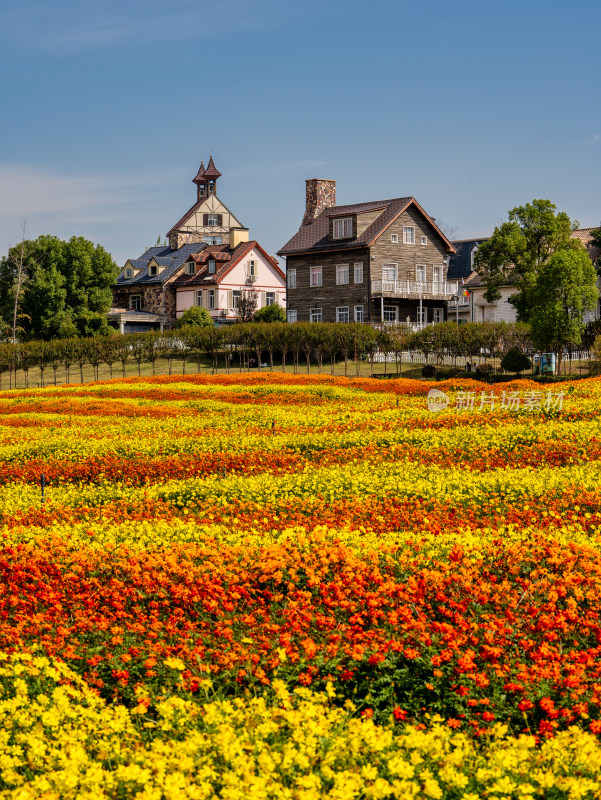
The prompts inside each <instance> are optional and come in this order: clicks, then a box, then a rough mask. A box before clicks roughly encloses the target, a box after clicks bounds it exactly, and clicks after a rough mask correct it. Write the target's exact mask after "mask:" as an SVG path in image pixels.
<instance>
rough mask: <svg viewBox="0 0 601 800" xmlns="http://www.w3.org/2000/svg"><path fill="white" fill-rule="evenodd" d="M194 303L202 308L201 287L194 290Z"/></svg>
mask: <svg viewBox="0 0 601 800" xmlns="http://www.w3.org/2000/svg"><path fill="white" fill-rule="evenodd" d="M196 305H197V306H198V307H199V308H202V289H199V290H198V291H197V292H196Z"/></svg>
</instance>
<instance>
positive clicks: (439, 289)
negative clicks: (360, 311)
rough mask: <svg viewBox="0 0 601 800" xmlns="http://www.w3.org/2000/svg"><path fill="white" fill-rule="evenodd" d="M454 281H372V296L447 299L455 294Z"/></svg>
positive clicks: (456, 286)
mask: <svg viewBox="0 0 601 800" xmlns="http://www.w3.org/2000/svg"><path fill="white" fill-rule="evenodd" d="M458 288H459V285H458V284H457V283H456V282H450V283H449V282H442V281H436V282H424V283H418V282H417V281H372V282H371V294H372V297H376V296H377V297H379V296H380V295H381V296H383V297H411V298H415V299H417V300H419V298H420V297H421V298H422V299H424V300H426V299H431V300H449V299H450V298H451V297H452V296H453V295H456V294H457V291H458Z"/></svg>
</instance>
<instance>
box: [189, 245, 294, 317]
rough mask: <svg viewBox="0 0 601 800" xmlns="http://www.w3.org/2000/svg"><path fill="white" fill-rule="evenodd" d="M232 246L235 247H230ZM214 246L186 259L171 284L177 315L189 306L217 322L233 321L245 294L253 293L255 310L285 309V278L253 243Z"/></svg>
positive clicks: (272, 261)
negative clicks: (279, 307) (199, 309)
mask: <svg viewBox="0 0 601 800" xmlns="http://www.w3.org/2000/svg"><path fill="white" fill-rule="evenodd" d="M231 245H234V246H231ZM231 245H230V244H213V245H209V246H207V247H204V248H203V249H202V250H201V251H200V252H198V253H194V254H192V255H190V256H189V257H188V259H187V260H186V262H185V263H184V265H183V270H182V274H181V275H179V276H178V277H177V279H176V280H175V282H174V288H175V297H176V316H177V317H181V315H182V314H183V312H184V311H185V310H186V309H188V308H191V307H192V306H200V307H201V308H206V309H207V311H208V312H209V314H210V315H211V316H212V317H213V318H214V319H215V320H216V321H217V320H221V321H223V322H234V321H236V320H237V318H238V304H239V302H240V299H241V298H242V296H243V295H244V293H255V294H256V299H257V309H259V308H264V307H265V306H269V305H272V304H273V303H278V304H279V305H281V306H282V307H283V308H285V306H286V276H285V274H284V273H283V272H282V270H281V269H280V267H279V265H278V262H277V260H276V259H275V258H273V257H272V256H270V255H268V253H266V252H265V250H263V248H262V247H261V245H260V244H259V243H258V242H256V241H253V240H251V241H248V242H239V243H238V244H236V243H235V242H234V241H232V242H231Z"/></svg>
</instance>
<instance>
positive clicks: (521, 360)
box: [501, 347, 532, 375]
mask: <svg viewBox="0 0 601 800" xmlns="http://www.w3.org/2000/svg"><path fill="white" fill-rule="evenodd" d="M531 367H532V362H531V361H530V359H529V358H528V356H527V355H525V353H522V351H521V350H518V348H517V347H512V348H510V349H509V350H508V351H507V352H506V353H505V355H504V356H503V359H502V361H501V369H502V370H505V372H515V373H517V374H518V375H519V373H520V372H523V371H524V370H525V369H530V368H531Z"/></svg>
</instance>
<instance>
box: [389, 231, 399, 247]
mask: <svg viewBox="0 0 601 800" xmlns="http://www.w3.org/2000/svg"><path fill="white" fill-rule="evenodd" d="M390 241H391V242H392V243H393V244H398V243H399V235H398V233H391V234H390Z"/></svg>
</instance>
